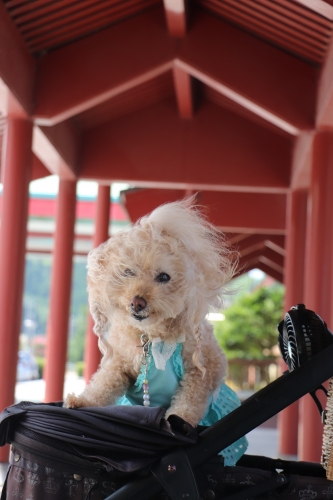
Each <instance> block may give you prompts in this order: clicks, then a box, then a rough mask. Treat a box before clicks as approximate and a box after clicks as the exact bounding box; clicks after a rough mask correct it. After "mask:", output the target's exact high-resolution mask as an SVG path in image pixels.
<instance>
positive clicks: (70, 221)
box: [45, 180, 76, 402]
mask: <svg viewBox="0 0 333 500" xmlns="http://www.w3.org/2000/svg"><path fill="white" fill-rule="evenodd" d="M75 208H76V182H75V181H68V180H62V181H60V183H59V194H58V201H57V214H56V232H55V242H54V252H53V266H52V279H51V295H50V315H49V322H48V331H47V346H46V365H45V366H46V374H45V382H46V390H45V401H46V402H50V401H60V400H62V398H63V390H64V377H65V368H66V358H67V339H68V324H69V312H70V299H71V285H72V267H73V244H74V224H75Z"/></svg>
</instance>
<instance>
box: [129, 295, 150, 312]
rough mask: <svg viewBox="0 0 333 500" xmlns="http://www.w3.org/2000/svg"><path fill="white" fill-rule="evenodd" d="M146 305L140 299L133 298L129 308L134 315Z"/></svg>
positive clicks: (143, 300)
mask: <svg viewBox="0 0 333 500" xmlns="http://www.w3.org/2000/svg"><path fill="white" fill-rule="evenodd" d="M146 305H147V302H146V301H145V299H144V298H142V297H133V299H132V300H131V308H132V309H133V311H134V312H136V313H138V312H140V311H143V309H144V308H145V307H146Z"/></svg>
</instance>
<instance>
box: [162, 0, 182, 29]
mask: <svg viewBox="0 0 333 500" xmlns="http://www.w3.org/2000/svg"><path fill="white" fill-rule="evenodd" d="M163 3H164V10H165V17H166V21H167V26H168V31H169V34H170V35H171V36H177V37H182V36H184V35H185V34H186V24H187V23H186V17H187V16H186V8H187V5H185V0H163Z"/></svg>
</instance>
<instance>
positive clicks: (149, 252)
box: [65, 197, 235, 425]
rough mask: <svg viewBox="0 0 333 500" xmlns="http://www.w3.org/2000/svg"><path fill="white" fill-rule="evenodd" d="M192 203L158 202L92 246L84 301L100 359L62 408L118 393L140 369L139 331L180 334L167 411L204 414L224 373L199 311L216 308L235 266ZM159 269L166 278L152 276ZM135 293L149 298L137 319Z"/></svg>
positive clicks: (108, 400)
mask: <svg viewBox="0 0 333 500" xmlns="http://www.w3.org/2000/svg"><path fill="white" fill-rule="evenodd" d="M193 202H194V199H193V197H192V198H190V199H187V200H183V201H180V202H175V203H169V204H166V205H162V206H161V207H159V208H157V209H156V210H154V211H153V212H152V213H151V214H150V215H148V216H146V217H143V218H142V219H141V220H140V221H139V222H138V223H137V224H136V225H134V226H133V228H131V229H129V230H128V231H123V232H119V233H117V234H116V235H115V236H113V237H112V238H110V239H109V240H108V241H107V242H105V243H104V244H102V245H101V246H100V247H98V248H97V249H95V250H93V251H92V252H90V254H89V256H88V266H87V267H88V292H89V304H90V310H91V313H92V316H93V318H94V321H95V327H94V331H95V333H96V335H97V336H98V337H99V346H100V349H101V352H102V353H103V360H102V363H101V366H100V368H99V370H98V371H97V372H96V373H95V375H94V376H93V378H92V380H91V382H90V384H89V385H88V386H87V387H86V389H85V390H84V392H83V393H82V394H81V395H80V396H75V395H74V394H69V395H68V396H67V398H66V402H65V405H66V406H67V407H80V406H105V405H107V404H113V403H114V402H115V401H116V399H117V398H118V397H119V396H121V395H122V394H124V392H125V391H126V388H127V387H128V386H129V385H130V384H131V383H133V382H134V381H135V380H136V378H137V376H138V374H139V372H140V355H141V350H140V349H138V348H137V346H138V345H140V342H139V338H140V335H141V334H142V333H146V334H147V335H148V337H149V339H150V340H153V339H154V338H157V337H160V338H161V339H162V340H164V341H166V342H168V341H169V342H172V341H175V340H176V339H177V338H178V337H179V336H180V335H181V334H185V343H184V347H183V350H182V357H183V362H184V368H185V375H184V378H183V380H182V381H181V383H180V386H179V388H178V390H177V392H176V394H175V395H174V397H173V400H172V404H171V407H170V408H169V409H168V411H167V416H168V415H170V414H177V415H179V416H181V417H182V418H184V419H185V420H186V421H188V422H189V423H191V424H192V425H197V424H198V422H199V421H200V420H201V419H202V417H203V415H204V413H205V409H206V405H207V402H208V398H209V395H210V394H211V392H212V391H214V390H215V389H216V388H217V387H218V386H219V385H220V384H221V383H222V381H223V379H224V377H225V373H226V360H225V357H224V355H223V353H222V351H221V349H220V348H219V346H218V344H217V342H216V340H215V338H214V335H213V332H212V327H211V325H210V324H209V323H208V322H207V320H206V319H205V317H206V315H207V313H208V312H209V311H211V310H212V309H214V308H220V307H221V304H222V298H223V292H224V286H225V284H226V283H227V282H228V281H229V280H230V279H231V278H232V276H233V274H234V270H235V264H233V263H232V262H233V260H232V259H233V255H232V253H231V252H230V250H229V249H228V246H227V245H226V243H225V241H224V238H223V236H222V234H221V233H220V232H219V231H217V230H216V228H215V227H214V226H212V225H211V224H209V223H208V222H207V220H206V219H205V218H204V217H203V215H202V214H201V213H200V212H199V210H198V209H197V208H196V207H195V206H194V205H193ZM160 273H166V274H168V275H169V276H170V281H168V282H165V283H161V282H158V281H157V280H156V277H157V276H158V275H159V274H160ZM134 297H140V298H144V300H145V302H146V304H147V305H146V306H145V307H144V309H143V310H142V311H140V312H139V313H138V314H137V315H136V317H135V316H134V315H133V305H131V304H133V298H134Z"/></svg>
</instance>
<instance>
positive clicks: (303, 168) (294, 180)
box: [290, 131, 314, 189]
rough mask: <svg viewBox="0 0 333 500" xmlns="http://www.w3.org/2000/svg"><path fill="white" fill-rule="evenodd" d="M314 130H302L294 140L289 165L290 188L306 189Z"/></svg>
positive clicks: (309, 175)
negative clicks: (291, 158) (290, 164)
mask: <svg viewBox="0 0 333 500" xmlns="http://www.w3.org/2000/svg"><path fill="white" fill-rule="evenodd" d="M313 139H314V131H303V132H302V133H300V134H299V136H298V137H297V139H296V141H295V147H294V151H293V160H292V166H291V182H290V185H291V188H292V189H308V188H309V187H310V177H311V158H312V147H313Z"/></svg>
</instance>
